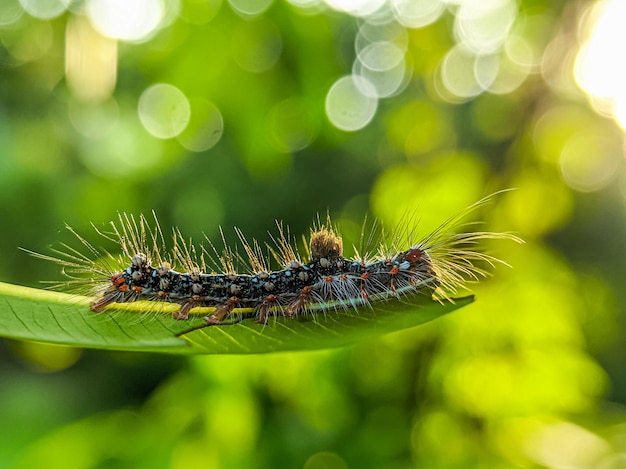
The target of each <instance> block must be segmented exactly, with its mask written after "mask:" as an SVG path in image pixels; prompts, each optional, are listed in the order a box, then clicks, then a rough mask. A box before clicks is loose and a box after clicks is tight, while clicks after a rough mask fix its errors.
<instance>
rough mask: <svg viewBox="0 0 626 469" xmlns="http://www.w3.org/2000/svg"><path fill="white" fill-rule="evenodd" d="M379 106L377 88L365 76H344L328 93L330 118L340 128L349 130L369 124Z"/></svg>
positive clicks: (327, 104)
mask: <svg viewBox="0 0 626 469" xmlns="http://www.w3.org/2000/svg"><path fill="white" fill-rule="evenodd" d="M362 90H366V92H365V93H364V92H363V91H362ZM377 108H378V99H377V98H376V88H375V87H374V85H372V84H371V83H370V82H369V81H368V80H366V79H365V78H363V77H359V76H355V75H347V76H344V77H342V78H340V79H339V80H337V81H336V82H335V83H334V84H333V86H331V88H330V90H329V91H328V94H327V95H326V115H327V116H328V119H329V120H330V122H331V123H332V124H333V125H334V126H335V127H337V128H338V129H341V130H345V131H348V132H351V131H355V130H359V129H362V128H363V127H365V126H366V125H367V124H369V122H370V121H371V120H372V119H373V118H374V115H375V114H376V109H377Z"/></svg>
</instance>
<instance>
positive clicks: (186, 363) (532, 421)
mask: <svg viewBox="0 0 626 469" xmlns="http://www.w3.org/2000/svg"><path fill="white" fill-rule="evenodd" d="M625 23H626V2H623V1H620V0H613V1H610V0H601V1H595V2H593V1H578V0H575V1H571V0H570V1H566V0H561V1H547V0H518V1H516V0H134V1H132V2H130V1H124V0H84V1H80V0H78V1H72V0H19V1H18V0H3V1H2V2H0V73H1V74H0V215H1V218H2V229H0V246H1V248H0V249H1V252H2V259H3V261H2V263H0V279H1V280H2V281H6V282H10V283H18V284H23V285H30V286H38V285H39V284H38V282H39V281H41V280H49V279H59V278H60V274H59V272H58V268H57V267H56V266H54V265H47V264H46V263H43V262H41V261H39V260H37V259H33V258H30V257H28V256H27V255H25V254H24V253H23V252H20V251H18V249H17V247H18V246H22V247H26V248H29V249H33V250H37V251H40V252H41V251H46V249H48V247H49V246H50V245H53V244H54V243H56V242H59V241H62V240H63V239H64V238H63V237H64V233H63V231H64V230H63V226H64V223H68V224H70V225H71V226H73V227H74V228H76V229H77V230H78V231H79V232H81V233H83V234H85V235H86V236H88V237H89V236H90V234H89V233H93V231H92V229H91V227H90V223H91V222H94V223H96V224H101V223H104V222H107V221H109V220H113V219H114V218H115V217H116V213H117V211H127V212H132V213H136V214H138V213H150V210H152V209H154V210H155V211H156V213H158V215H159V217H160V220H161V224H162V226H163V227H164V228H165V229H166V230H169V228H170V227H171V226H178V227H179V228H180V229H181V230H182V232H183V233H185V234H186V235H188V236H192V237H194V238H195V239H198V238H199V237H200V236H201V233H203V232H204V233H206V234H207V235H208V236H209V237H213V238H214V239H215V236H216V235H218V226H219V225H222V226H223V227H225V231H226V233H227V236H228V237H229V239H231V240H232V239H233V238H234V237H233V236H232V234H233V233H232V227H233V226H239V227H240V228H242V230H243V231H244V232H245V233H246V234H247V235H248V236H249V237H252V236H254V237H256V238H258V239H260V240H261V241H267V240H268V235H267V234H266V233H267V231H268V230H270V231H271V230H272V229H275V228H274V220H275V219H279V220H284V221H285V222H286V223H288V224H289V225H290V227H291V232H292V233H293V234H294V235H297V236H299V235H300V234H301V233H307V232H308V229H309V226H310V224H311V221H312V220H313V218H314V217H315V216H316V214H318V213H321V214H325V213H326V211H329V212H330V214H331V215H332V216H333V217H334V218H335V220H336V221H337V222H338V223H339V225H340V227H341V229H342V233H343V234H344V235H345V238H346V244H351V243H353V242H357V241H358V234H359V230H360V226H361V223H362V221H363V217H364V216H365V214H366V213H369V214H371V215H374V216H375V217H378V218H379V219H380V220H381V221H382V223H383V224H386V225H393V224H394V223H396V222H397V221H398V220H399V219H400V218H401V217H402V216H403V214H406V213H411V212H415V211H417V213H418V214H419V216H420V219H421V229H422V232H427V231H428V230H430V229H432V228H433V227H434V226H436V225H437V223H439V222H441V221H442V220H443V219H444V218H446V217H447V216H449V215H451V214H454V213H456V212H458V211H459V210H461V209H462V208H463V207H465V206H467V205H469V204H470V203H472V202H474V201H475V200H478V199H479V198H481V197H482V196H484V195H487V194H489V193H491V192H493V191H496V190H499V189H503V188H510V187H515V188H517V190H516V191H514V192H509V193H506V194H503V195H501V196H499V197H497V198H496V200H494V202H493V203H492V204H491V205H490V206H489V207H488V209H487V210H485V211H484V212H483V213H481V214H480V218H481V219H483V220H485V221H487V223H488V225H487V227H488V229H493V230H504V231H512V232H514V233H516V234H519V235H520V236H521V237H523V238H524V239H525V240H526V244H525V245H522V246H517V245H514V243H506V242H500V243H494V245H493V246H491V248H492V250H493V252H494V253H495V254H497V255H498V256H499V257H501V258H503V259H504V260H506V261H507V262H508V263H509V264H511V266H512V267H513V268H512V269H508V268H498V269H497V271H496V272H495V275H494V277H493V278H492V279H490V280H488V281H486V282H484V283H481V284H480V285H478V286H476V288H475V289H474V292H475V293H476V295H477V301H476V302H475V303H474V304H473V305H471V306H470V307H466V308H463V309H462V310H459V311H457V312H455V313H454V314H452V315H450V316H448V317H445V318H442V319H440V320H437V321H434V322H433V323H430V324H427V325H425V326H423V327H419V328H415V329H412V330H407V331H404V332H402V333H397V334H393V335H390V336H384V337H381V338H379V339H377V340H372V341H370V342H367V343H362V344H359V345H357V346H353V347H348V348H344V349H339V350H330V351H321V352H315V353H289V354H286V353H285V354H276V355H265V356H243V357H237V356H206V357H192V358H182V357H171V356H167V355H149V354H145V355H144V354H127V353H114V352H102V351H88V350H86V351H82V350H78V349H72V348H64V347H55V346H46V345H41V344H31V343H24V342H15V341H4V342H2V343H1V347H0V357H1V361H0V367H1V368H0V435H1V438H0V466H1V467H17V468H32V467H47V468H61V467H62V468H66V469H68V468H69V469H72V468H92V467H97V468H126V467H128V468H131V467H132V468H151V469H153V468H167V467H172V468H192V467H193V468H195V467H228V468H238V467H240V468H247V467H255V468H276V467H286V468H300V467H301V468H306V469H321V468H324V469H344V468H365V467H384V468H409V467H417V468H442V469H443V468H455V469H461V468H477V467H480V468H498V469H499V468H508V467H524V468H535V467H536V468H544V467H547V468H554V469H576V468H598V469H618V468H626V408H625V407H624V404H626V373H625V372H624V369H625V365H626V359H625V346H624V340H623V337H624V336H625V334H626V310H625V307H624V306H623V305H624V304H626V290H625V289H624V288H623V280H622V279H623V278H624V277H625V276H626V261H625V260H624V254H625V247H624V243H623V241H620V240H624V239H625V238H626V217H625V209H626V171H625V168H624V151H625V150H624V148H625V147H624V129H625V128H626V65H625V62H624V60H623V54H624V52H623V47H624V44H626V28H625V27H624V24H625ZM89 239H90V240H93V241H97V240H96V239H95V238H94V237H91V238H89Z"/></svg>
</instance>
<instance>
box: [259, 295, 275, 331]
mask: <svg viewBox="0 0 626 469" xmlns="http://www.w3.org/2000/svg"><path fill="white" fill-rule="evenodd" d="M277 303H278V297H277V296H276V295H267V296H266V297H265V300H263V303H261V304H260V305H259V307H258V308H257V314H258V315H259V318H258V319H257V321H256V322H257V324H267V317H268V316H269V315H270V314H271V312H272V307H274V306H275V305H276V304H277Z"/></svg>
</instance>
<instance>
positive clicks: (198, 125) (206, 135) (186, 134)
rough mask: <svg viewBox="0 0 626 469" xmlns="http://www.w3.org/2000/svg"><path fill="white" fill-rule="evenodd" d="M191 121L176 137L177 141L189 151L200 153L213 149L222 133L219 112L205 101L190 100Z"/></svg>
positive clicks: (222, 123) (222, 126)
mask: <svg viewBox="0 0 626 469" xmlns="http://www.w3.org/2000/svg"><path fill="white" fill-rule="evenodd" d="M190 106H191V119H190V120H189V124H188V125H187V127H186V128H185V130H183V131H182V132H181V133H180V135H178V137H177V138H178V141H179V142H180V143H181V145H182V146H184V147H185V148H186V149H187V150H189V151H194V152H201V151H206V150H209V149H211V148H212V147H214V146H215V145H216V144H217V143H218V142H219V141H220V139H221V138H222V135H223V133H224V118H223V117H222V113H221V112H220V110H219V109H218V108H217V107H216V106H215V105H214V104H213V103H211V102H209V101H207V100H205V99H191V100H190Z"/></svg>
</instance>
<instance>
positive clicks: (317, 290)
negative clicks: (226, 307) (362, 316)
mask: <svg viewBox="0 0 626 469" xmlns="http://www.w3.org/2000/svg"><path fill="white" fill-rule="evenodd" d="M114 277H115V276H114ZM420 282H423V284H424V286H427V287H429V288H433V289H434V287H435V286H436V285H434V284H435V283H436V277H435V274H434V272H433V270H432V267H431V263H430V260H429V258H428V256H427V255H426V254H425V253H423V252H422V251H421V250H419V249H417V248H413V249H410V250H407V251H405V252H402V253H400V254H398V255H396V256H395V257H393V258H389V259H384V260H379V261H374V262H370V263H365V262H361V261H353V260H349V259H345V258H344V257H342V256H337V257H336V258H334V259H332V260H331V259H328V258H324V257H322V258H318V259H316V260H312V261H310V262H309V263H307V264H301V263H299V262H296V261H293V262H291V263H289V265H288V266H287V267H286V268H284V269H282V270H277V271H272V272H259V273H256V274H250V275H241V274H237V275H234V274H233V275H228V274H205V273H201V272H197V273H193V272H187V273H180V272H176V271H175V270H171V269H169V268H168V267H166V266H161V267H154V266H152V265H150V264H148V263H147V261H146V258H145V256H143V255H142V254H138V255H136V256H135V257H134V258H133V263H132V264H131V265H130V266H129V267H128V268H127V269H126V270H125V271H123V272H122V273H120V274H118V278H117V280H114V281H113V283H114V284H115V285H116V292H115V293H116V294H117V295H118V296H117V298H115V300H114V301H116V302H128V301H135V300H139V299H142V298H145V299H151V300H152V299H162V300H165V301H171V302H175V303H181V304H184V303H185V302H189V301H193V302H194V303H195V304H194V305H193V306H192V307H195V306H218V305H222V304H225V303H228V302H229V301H231V302H232V303H233V307H234V306H236V307H240V308H246V307H258V306H259V305H261V304H262V303H263V302H264V301H267V299H268V297H273V298H275V299H272V301H273V302H275V303H276V304H277V305H286V304H288V303H289V302H291V301H294V300H296V299H297V298H298V297H299V296H300V295H302V294H303V291H304V292H306V294H311V295H312V299H311V300H308V301H307V302H319V301H329V300H350V299H351V298H354V297H364V298H366V297H367V296H369V295H374V294H378V293H381V292H385V291H389V290H391V291H393V290H394V288H395V287H396V286H398V287H399V286H405V285H409V284H411V285H416V284H419V283H420ZM120 286H122V288H120ZM307 287H308V289H307ZM120 292H121V293H122V295H121V296H120ZM105 295H106V294H105ZM302 306H303V307H305V306H306V304H303V305H302Z"/></svg>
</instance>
